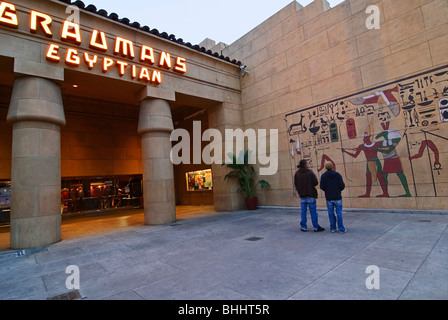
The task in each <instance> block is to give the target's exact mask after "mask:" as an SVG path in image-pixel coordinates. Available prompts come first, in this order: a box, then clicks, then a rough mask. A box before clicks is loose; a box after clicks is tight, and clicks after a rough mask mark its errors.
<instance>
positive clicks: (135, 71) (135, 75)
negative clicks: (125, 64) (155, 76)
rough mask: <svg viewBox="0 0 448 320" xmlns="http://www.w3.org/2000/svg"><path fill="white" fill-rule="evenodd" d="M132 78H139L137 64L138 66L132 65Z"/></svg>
mask: <svg viewBox="0 0 448 320" xmlns="http://www.w3.org/2000/svg"><path fill="white" fill-rule="evenodd" d="M131 78H132V79H135V78H137V66H136V65H135V64H133V65H132V73H131Z"/></svg>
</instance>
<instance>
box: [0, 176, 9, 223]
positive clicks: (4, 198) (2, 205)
mask: <svg viewBox="0 0 448 320" xmlns="http://www.w3.org/2000/svg"><path fill="white" fill-rule="evenodd" d="M10 203H11V181H0V224H3V223H9V219H10Z"/></svg>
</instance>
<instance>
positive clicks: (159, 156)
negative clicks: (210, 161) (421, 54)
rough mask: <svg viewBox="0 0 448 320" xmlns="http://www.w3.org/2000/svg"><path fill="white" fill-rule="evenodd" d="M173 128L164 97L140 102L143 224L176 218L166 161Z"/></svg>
mask: <svg viewBox="0 0 448 320" xmlns="http://www.w3.org/2000/svg"><path fill="white" fill-rule="evenodd" d="M173 129H174V126H173V119H172V116H171V109H170V105H169V103H168V102H167V101H166V100H162V99H152V98H150V99H146V100H143V101H142V102H141V104H140V117H139V124H138V131H139V133H140V134H141V135H142V161H143V192H144V194H143V197H144V207H145V224H146V225H159V224H166V223H170V222H174V221H175V220H176V201H175V192H174V173H173V164H172V162H171V160H170V151H171V141H170V135H171V132H172V131H173Z"/></svg>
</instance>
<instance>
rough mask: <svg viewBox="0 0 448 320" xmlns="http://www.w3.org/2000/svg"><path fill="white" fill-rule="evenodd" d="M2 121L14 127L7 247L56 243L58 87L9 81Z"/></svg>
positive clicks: (44, 81) (36, 80)
mask: <svg viewBox="0 0 448 320" xmlns="http://www.w3.org/2000/svg"><path fill="white" fill-rule="evenodd" d="M7 120H8V121H9V122H11V123H13V138H12V140H13V141H12V163H11V248H12V249H27V248H36V247H41V246H45V245H49V244H52V243H55V242H58V241H60V240H61V135H60V127H61V126H62V125H65V115H64V108H63V104H62V96H61V88H60V87H59V86H58V85H57V84H56V83H54V82H53V81H51V80H47V79H44V78H38V77H21V78H17V79H16V80H15V82H14V88H13V92H12V97H11V103H10V106H9V110H8V116H7Z"/></svg>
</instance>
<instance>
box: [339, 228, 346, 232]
mask: <svg viewBox="0 0 448 320" xmlns="http://www.w3.org/2000/svg"><path fill="white" fill-rule="evenodd" d="M339 233H347V229H344V231H341V230H339Z"/></svg>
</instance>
